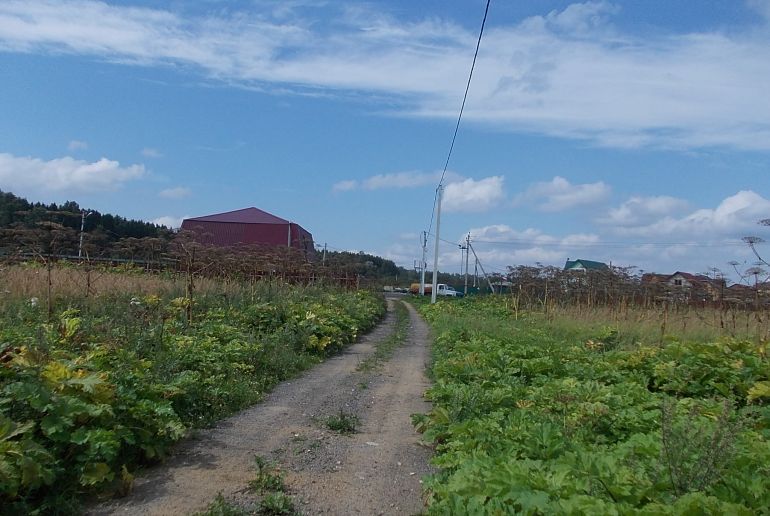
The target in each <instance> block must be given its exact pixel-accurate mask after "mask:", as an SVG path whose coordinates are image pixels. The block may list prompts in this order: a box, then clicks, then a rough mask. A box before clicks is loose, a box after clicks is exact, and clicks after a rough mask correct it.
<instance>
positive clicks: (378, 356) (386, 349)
mask: <svg viewBox="0 0 770 516" xmlns="http://www.w3.org/2000/svg"><path fill="white" fill-rule="evenodd" d="M395 316H396V322H395V324H394V329H393V333H391V334H390V336H388V338H387V339H385V340H383V341H382V342H380V343H379V344H378V345H377V349H375V351H374V353H372V354H371V355H369V356H368V357H366V358H365V359H364V360H362V361H361V363H360V364H358V368H357V370H358V371H361V372H370V371H373V370H375V369H377V368H378V367H379V366H380V365H381V364H382V363H383V362H384V361H386V360H387V359H389V358H390V357H391V356H393V353H394V352H395V351H396V349H397V348H398V347H399V346H401V344H403V343H404V341H405V340H406V337H407V335H408V334H409V310H408V309H407V308H406V305H405V304H404V302H403V301H399V302H398V303H397V304H396V308H395ZM367 387H368V385H366V386H364V387H362V388H367Z"/></svg>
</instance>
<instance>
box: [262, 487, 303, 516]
mask: <svg viewBox="0 0 770 516" xmlns="http://www.w3.org/2000/svg"><path fill="white" fill-rule="evenodd" d="M259 509H260V514H270V515H280V514H295V512H296V510H295V509H294V502H293V501H292V499H291V497H290V496H288V495H286V493H280V492H277V493H270V494H268V495H267V496H265V497H264V498H263V499H262V502H261V503H260V504H259Z"/></svg>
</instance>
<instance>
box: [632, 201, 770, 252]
mask: <svg viewBox="0 0 770 516" xmlns="http://www.w3.org/2000/svg"><path fill="white" fill-rule="evenodd" d="M768 213H770V200H768V199H765V198H764V197H762V196H761V195H759V194H758V193H756V192H753V191H751V190H742V191H740V192H738V193H736V194H735V195H731V196H729V197H727V198H725V199H724V200H723V201H722V202H720V203H719V205H718V206H717V207H716V208H713V209H712V208H703V209H699V210H696V211H693V212H692V213H690V214H688V215H685V216H682V217H673V216H670V215H669V216H664V217H662V218H660V219H658V220H656V221H654V222H652V223H649V224H644V225H639V226H628V227H619V228H617V232H618V233H619V234H623V235H638V236H671V235H673V236H676V237H678V238H680V240H681V239H686V240H687V241H690V240H693V239H695V240H699V241H703V240H704V239H706V240H714V239H724V238H730V239H734V240H739V239H740V238H741V237H743V236H746V235H747V234H754V233H757V231H758V228H757V221H759V220H761V219H765V218H767V215H768Z"/></svg>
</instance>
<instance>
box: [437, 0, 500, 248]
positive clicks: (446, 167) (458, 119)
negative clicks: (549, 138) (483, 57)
mask: <svg viewBox="0 0 770 516" xmlns="http://www.w3.org/2000/svg"><path fill="white" fill-rule="evenodd" d="M490 1H491V0H487V5H486V8H485V9H484V18H483V19H482V20H481V29H480V30H479V38H478V40H477V41H476V51H475V52H474V53H473V62H472V63H471V70H470V73H469V74H468V83H467V84H466V85H465V94H464V95H463V102H462V105H461V106H460V114H459V115H458V116H457V123H456V124H455V130H454V134H453V135H452V143H451V144H450V145H449V152H448V153H447V157H446V162H445V163H444V170H443V171H442V172H441V179H439V182H438V186H437V187H436V192H435V194H434V195H433V211H432V212H431V214H430V224H429V225H428V233H430V231H431V229H433V219H434V218H435V216H436V203H437V201H438V192H439V189H440V188H441V185H442V184H443V183H444V176H446V171H447V169H448V168H449V160H450V159H451V158H452V151H453V150H454V148H455V140H457V132H458V131H459V129H460V120H462V118H463V112H464V111H465V102H466V101H467V100H468V91H469V90H470V88H471V79H473V70H474V68H476V58H477V57H478V55H479V47H480V46H481V37H482V36H483V35H484V26H485V25H486V23H487V15H488V14H489V3H490Z"/></svg>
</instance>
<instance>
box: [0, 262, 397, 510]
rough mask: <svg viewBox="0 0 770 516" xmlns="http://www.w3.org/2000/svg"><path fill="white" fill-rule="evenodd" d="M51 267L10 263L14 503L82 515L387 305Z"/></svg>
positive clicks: (3, 420)
mask: <svg viewBox="0 0 770 516" xmlns="http://www.w3.org/2000/svg"><path fill="white" fill-rule="evenodd" d="M50 272H51V274H50V275H49V271H48V269H46V268H45V267H40V266H35V265H23V266H11V267H6V268H4V269H2V270H1V271H0V286H1V289H2V297H0V506H2V512H3V513H16V514H21V513H27V514H35V513H39V514H45V513H50V512H51V511H52V510H53V508H56V510H57V511H58V513H69V512H77V511H78V510H79V502H80V500H82V498H83V497H84V496H95V495H104V494H110V493H118V494H119V493H121V492H126V491H128V490H130V489H131V484H132V481H133V476H134V474H135V472H136V470H137V468H140V467H141V466H143V465H147V464H150V463H152V462H156V461H158V460H160V459H162V458H163V457H164V456H165V455H166V454H167V453H168V452H169V448H170V447H171V446H172V445H173V444H174V443H175V442H177V441H178V440H179V439H181V438H182V437H184V436H185V435H187V434H188V433H189V431H190V430H191V429H194V428H196V427H202V426H206V425H209V424H210V423H212V422H214V421H216V420H217V419H220V418H222V417H224V416H226V415H229V414H231V413H233V412H235V411H237V410H239V409H241V408H243V407H246V406H248V405H251V404H253V403H255V402H257V401H259V400H260V399H261V397H262V396H263V394H264V393H265V392H266V391H267V390H269V389H270V388H271V387H272V386H273V385H275V384H276V383H277V382H279V381H281V380H283V379H285V378H288V377H291V376H292V375H294V374H296V373H297V372H299V371H301V370H303V369H305V368H307V367H309V366H310V365H313V364H315V363H317V362H318V361H319V360H321V359H322V358H323V357H324V356H327V355H329V354H331V353H334V352H336V351H338V350H339V349H341V348H342V347H343V346H345V345H346V344H348V343H350V342H352V341H353V340H354V339H355V338H356V336H357V335H358V334H360V333H361V332H363V331H365V330H367V329H368V328H370V327H371V326H373V325H374V323H375V322H377V320H379V318H380V316H381V315H382V313H383V311H384V304H383V301H382V299H381V298H379V297H378V296H375V295H372V294H369V293H367V292H361V291H359V292H347V291H343V290H339V289H335V288H331V287H293V286H289V285H285V284H281V283H276V282H269V281H263V282H256V283H252V284H246V285H242V284H239V283H235V282H225V281H207V280H203V279H196V280H195V283H194V285H192V287H194V288H190V287H191V285H190V281H189V278H185V277H182V278H179V277H176V276H173V275H166V276H163V275H148V274H145V273H142V272H141V271H138V272H137V271H133V270H131V269H127V270H124V271H110V270H91V271H83V270H80V269H78V268H75V267H65V268H54V269H53V270H51V271H50ZM192 292H194V297H193V296H192V295H191V293H192Z"/></svg>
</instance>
